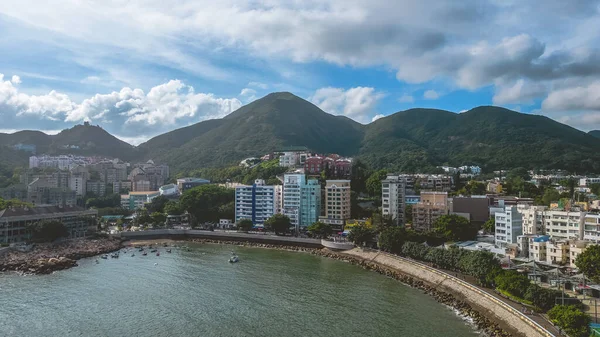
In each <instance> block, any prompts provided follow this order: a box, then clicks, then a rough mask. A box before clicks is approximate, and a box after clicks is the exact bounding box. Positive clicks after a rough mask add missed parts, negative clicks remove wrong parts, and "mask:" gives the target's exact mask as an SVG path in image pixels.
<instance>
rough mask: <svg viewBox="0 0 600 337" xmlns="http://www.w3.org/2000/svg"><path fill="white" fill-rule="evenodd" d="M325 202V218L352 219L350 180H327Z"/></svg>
mask: <svg viewBox="0 0 600 337" xmlns="http://www.w3.org/2000/svg"><path fill="white" fill-rule="evenodd" d="M325 204H326V206H325V218H328V219H338V220H346V219H350V217H351V215H350V205H351V203H350V180H327V181H326V182H325Z"/></svg>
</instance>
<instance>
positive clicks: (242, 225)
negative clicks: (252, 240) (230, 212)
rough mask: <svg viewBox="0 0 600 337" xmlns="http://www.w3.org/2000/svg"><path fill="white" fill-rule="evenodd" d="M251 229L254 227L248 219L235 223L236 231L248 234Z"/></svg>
mask: <svg viewBox="0 0 600 337" xmlns="http://www.w3.org/2000/svg"><path fill="white" fill-rule="evenodd" d="M252 227H254V224H253V223H252V220H250V219H242V220H240V221H238V222H237V228H238V231H242V232H248V231H249V230H251V229H252Z"/></svg>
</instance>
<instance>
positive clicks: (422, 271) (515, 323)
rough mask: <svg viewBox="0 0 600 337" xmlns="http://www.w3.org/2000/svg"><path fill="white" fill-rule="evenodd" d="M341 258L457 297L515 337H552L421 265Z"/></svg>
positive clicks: (358, 253)
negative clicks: (378, 267)
mask: <svg viewBox="0 0 600 337" xmlns="http://www.w3.org/2000/svg"><path fill="white" fill-rule="evenodd" d="M341 254H342V255H348V256H351V257H355V258H359V259H363V260H365V261H369V262H373V263H377V264H379V265H381V266H384V267H387V268H391V269H394V270H397V271H398V272H400V273H403V274H406V275H408V276H411V277H414V278H416V279H419V280H421V281H423V282H425V283H427V284H429V285H430V286H432V287H435V288H437V289H439V290H442V291H445V292H448V293H451V294H454V295H456V296H459V297H460V298H462V299H463V300H464V301H466V302H468V303H469V304H471V305H472V306H473V307H475V308H477V309H478V310H479V311H480V313H481V314H483V315H484V316H486V317H488V318H490V319H493V320H495V321H497V322H499V323H503V325H505V326H507V327H510V328H511V329H509V330H512V331H511V332H512V333H513V334H515V333H518V334H519V335H523V336H527V337H554V335H553V334H552V333H550V332H549V331H547V330H546V329H544V328H543V327H541V326H539V325H538V324H537V323H536V322H534V321H533V320H531V319H530V318H529V317H527V316H526V315H523V314H522V313H521V312H519V311H518V310H516V309H514V308H513V307H511V306H510V305H508V304H506V303H504V302H502V301H500V300H499V299H497V298H495V297H494V296H491V295H490V294H488V293H486V292H484V291H482V290H480V289H477V288H476V287H474V286H472V285H470V284H469V283H467V282H464V281H462V280H460V279H458V278H456V277H454V276H452V275H449V274H446V273H444V272H441V271H439V270H437V269H434V268H431V267H429V266H427V265H425V264H422V263H419V262H416V261H412V260H409V259H405V258H402V257H398V256H395V255H391V254H386V253H383V252H379V251H367V250H364V251H363V250H360V249H353V250H349V251H345V252H343V253H341Z"/></svg>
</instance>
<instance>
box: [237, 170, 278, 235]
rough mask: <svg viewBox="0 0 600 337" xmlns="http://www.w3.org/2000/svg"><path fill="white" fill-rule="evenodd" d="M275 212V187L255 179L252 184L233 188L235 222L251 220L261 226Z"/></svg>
mask: <svg viewBox="0 0 600 337" xmlns="http://www.w3.org/2000/svg"><path fill="white" fill-rule="evenodd" d="M273 214H275V188H274V186H267V185H265V181H264V180H262V179H257V180H256V181H255V182H254V184H253V185H252V186H249V185H240V186H237V187H236V188H235V222H236V223H237V222H238V221H240V220H242V219H249V220H252V223H253V224H254V225H257V226H262V225H263V224H264V222H265V220H267V219H268V218H270V217H271V216H273Z"/></svg>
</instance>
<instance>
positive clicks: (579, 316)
mask: <svg viewBox="0 0 600 337" xmlns="http://www.w3.org/2000/svg"><path fill="white" fill-rule="evenodd" d="M548 317H549V318H550V320H551V321H552V322H553V323H554V324H556V325H558V326H559V327H561V328H562V329H563V330H564V332H566V333H567V335H569V336H570V337H589V336H590V333H591V331H590V323H591V322H592V319H591V318H590V316H588V315H586V314H585V313H583V312H581V310H579V309H577V308H576V307H575V306H572V305H557V306H555V307H554V308H552V310H550V311H548Z"/></svg>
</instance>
